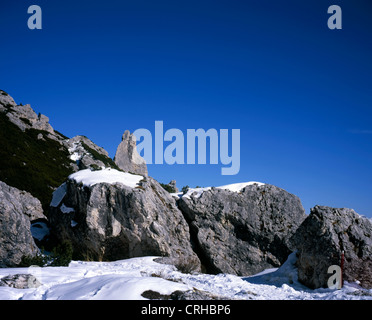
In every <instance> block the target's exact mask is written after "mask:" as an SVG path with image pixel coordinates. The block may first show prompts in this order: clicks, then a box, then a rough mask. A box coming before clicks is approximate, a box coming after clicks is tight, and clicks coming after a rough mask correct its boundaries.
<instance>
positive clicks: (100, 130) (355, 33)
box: [0, 0, 372, 217]
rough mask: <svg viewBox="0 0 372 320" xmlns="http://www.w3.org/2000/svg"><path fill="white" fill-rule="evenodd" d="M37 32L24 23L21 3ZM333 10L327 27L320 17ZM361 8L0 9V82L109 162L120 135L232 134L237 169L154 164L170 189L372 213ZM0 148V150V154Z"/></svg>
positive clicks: (364, 8)
mask: <svg viewBox="0 0 372 320" xmlns="http://www.w3.org/2000/svg"><path fill="white" fill-rule="evenodd" d="M32 4H37V5H39V6H40V7H41V8H42V13H43V15H42V18H43V21H42V23H43V29H42V30H29V29H28V28H27V19H28V17H29V16H30V15H29V14H27V8H28V6H30V5H32ZM332 4H337V5H340V6H341V8H342V13H343V29H342V30H329V29H328V28H327V20H328V17H329V16H330V15H329V14H328V13H327V9H328V7H329V6H330V5H332ZM371 16H372V3H371V1H370V0H352V1H351V0H348V1H341V0H334V1H333V0H332V1H327V0H313V1H298V0H297V1H295V0H292V1H291V0H283V1H282V0H271V1H265V0H256V1H250V0H245V1H235V0H234V1H230V0H229V1H227V0H225V1H219V0H213V1H203V0H199V1H194V0H187V1H183V0H180V1H178V0H177V1H175V0H172V1H170V0H169V1H168V0H167V1H163V0H159V1H154V0H148V1H143V0H136V1H126V0H123V1H113V0H106V1H80V0H74V1H71V0H67V1H60V0H53V1H50V0H48V1H46V0H33V1H21V0H17V1H11V0H6V1H2V2H1V10H0V28H1V48H0V61H1V73H0V88H1V89H3V90H5V91H7V92H8V93H9V94H10V95H12V96H13V97H14V98H15V100H16V102H17V103H23V104H25V103H30V104H31V106H32V107H33V108H34V109H35V111H36V112H41V113H43V114H45V115H47V116H49V117H50V122H51V124H52V126H53V127H54V128H55V129H57V130H58V131H60V132H62V133H64V134H65V135H67V136H69V137H73V136H75V135H78V134H83V135H86V136H88V137H89V138H90V139H92V140H93V141H94V142H95V143H97V144H98V145H100V146H102V147H104V148H105V149H106V150H107V151H108V152H109V153H110V156H112V157H113V156H114V154H115V151H116V147H117V145H118V144H119V142H120V140H121V135H122V133H123V132H124V130H126V129H129V130H130V131H131V132H133V131H134V130H136V129H138V128H146V129H149V130H150V131H153V130H154V122H155V120H163V121H164V126H165V128H164V129H165V130H167V129H170V128H178V129H180V130H183V132H185V133H186V129H188V128H189V129H197V128H203V129H205V130H207V129H209V128H215V129H230V130H231V129H240V130H241V169H240V172H239V174H238V175H235V176H222V175H221V164H219V165H210V164H206V165H173V166H170V165H166V164H164V165H150V166H149V173H150V175H151V176H153V177H154V178H156V179H158V180H159V181H161V182H169V181H170V180H171V179H176V180H177V184H178V186H180V187H181V186H183V185H186V184H187V185H190V186H196V185H201V186H210V185H223V184H228V183H235V182H241V181H250V180H256V181H262V182H266V183H270V184H274V185H277V186H279V187H282V188H284V189H286V190H288V191H289V192H291V193H294V194H296V195H297V196H299V197H300V198H301V200H302V203H303V205H304V207H305V209H306V210H307V212H308V211H309V208H310V207H313V206H314V205H316V204H320V205H329V206H334V207H349V208H354V209H355V210H356V211H357V212H359V213H360V214H364V215H367V216H369V217H372V94H371V93H372V90H371V87H372V80H371V75H372V37H371V36H372V19H371ZM0 147H1V146H0Z"/></svg>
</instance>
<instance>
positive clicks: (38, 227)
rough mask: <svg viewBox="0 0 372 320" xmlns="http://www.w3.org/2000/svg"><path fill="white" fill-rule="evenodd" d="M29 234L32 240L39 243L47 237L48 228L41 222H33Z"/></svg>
mask: <svg viewBox="0 0 372 320" xmlns="http://www.w3.org/2000/svg"><path fill="white" fill-rule="evenodd" d="M31 234H32V237H33V238H35V239H37V240H39V241H41V240H43V239H44V237H46V236H48V235H49V228H48V226H47V224H46V223H45V222H43V221H38V222H33V223H32V224H31Z"/></svg>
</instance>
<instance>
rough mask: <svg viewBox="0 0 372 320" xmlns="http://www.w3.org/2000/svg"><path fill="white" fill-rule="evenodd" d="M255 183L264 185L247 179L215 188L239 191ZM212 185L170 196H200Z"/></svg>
mask: <svg viewBox="0 0 372 320" xmlns="http://www.w3.org/2000/svg"><path fill="white" fill-rule="evenodd" d="M253 184H257V185H259V186H263V185H265V184H264V183H262V182H257V181H249V182H239V183H233V184H227V185H224V186H220V187H216V189H224V190H230V191H232V192H240V191H241V190H242V189H244V188H245V187H247V186H250V185H253ZM211 188H212V187H205V188H189V190H188V191H187V192H186V193H185V194H183V193H182V192H178V193H172V196H175V197H185V198H189V199H190V197H191V196H193V197H194V198H196V199H197V198H200V196H201V195H202V194H203V192H204V191H208V190H210V189H211Z"/></svg>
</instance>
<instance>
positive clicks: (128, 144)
mask: <svg viewBox="0 0 372 320" xmlns="http://www.w3.org/2000/svg"><path fill="white" fill-rule="evenodd" d="M136 144H137V142H136V137H135V136H134V135H133V133H130V132H129V131H128V130H126V131H125V132H124V134H123V137H122V141H121V142H120V144H119V146H118V148H117V150H116V154H115V158H114V161H115V163H116V165H117V166H118V167H119V168H120V169H121V170H124V171H127V172H132V173H135V174H140V175H144V176H147V174H148V172H147V166H146V161H145V159H144V158H142V157H141V156H140V155H139V153H138V152H137V147H136Z"/></svg>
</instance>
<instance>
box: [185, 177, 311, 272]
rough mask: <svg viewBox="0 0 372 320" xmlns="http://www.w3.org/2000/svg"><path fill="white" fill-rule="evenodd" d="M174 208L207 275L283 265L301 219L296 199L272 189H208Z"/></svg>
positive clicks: (301, 212)
mask: <svg viewBox="0 0 372 320" xmlns="http://www.w3.org/2000/svg"><path fill="white" fill-rule="evenodd" d="M178 205H179V207H180V209H181V211H182V212H183V213H184V216H185V218H186V219H187V220H188V222H189V224H190V229H191V232H192V240H193V245H194V250H195V251H196V252H198V255H199V257H201V260H202V263H203V265H204V267H205V268H206V271H207V272H209V273H219V272H223V273H230V274H236V275H240V276H242V275H251V274H255V273H257V272H260V271H262V270H264V269H266V268H272V267H278V266H280V265H281V264H282V263H284V261H285V260H286V259H287V257H288V255H289V254H290V252H291V249H290V243H289V238H290V237H291V236H292V235H293V233H294V232H295V231H296V229H297V227H298V226H299V225H300V224H301V223H302V221H303V220H304V219H305V217H306V215H305V212H304V209H303V207H302V205H301V202H300V200H299V198H298V197H296V196H295V195H292V194H290V193H288V192H286V191H285V190H283V189H280V188H278V187H275V186H272V185H262V186H260V185H257V184H254V185H250V186H247V187H245V188H244V189H243V190H242V191H241V192H232V191H229V190H222V189H217V188H212V189H211V190H209V191H204V192H203V193H202V195H201V196H200V197H196V196H193V195H191V196H190V197H185V196H183V197H182V198H181V199H180V200H178Z"/></svg>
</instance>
